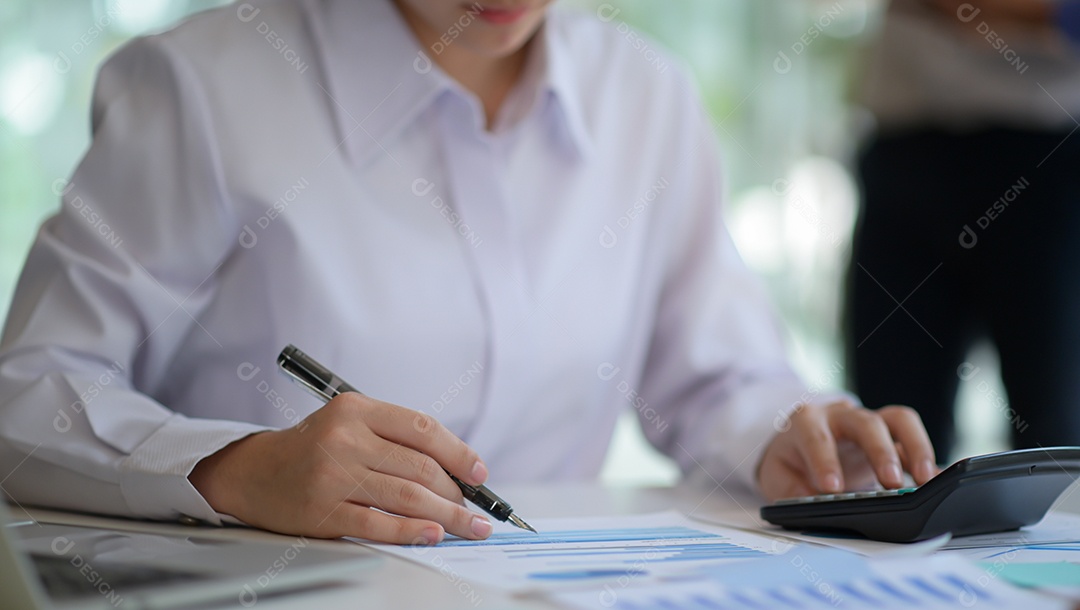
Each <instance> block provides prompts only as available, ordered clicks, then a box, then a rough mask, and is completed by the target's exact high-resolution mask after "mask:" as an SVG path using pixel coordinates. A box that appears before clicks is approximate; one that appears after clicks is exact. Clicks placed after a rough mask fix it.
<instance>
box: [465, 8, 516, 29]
mask: <svg viewBox="0 0 1080 610" xmlns="http://www.w3.org/2000/svg"><path fill="white" fill-rule="evenodd" d="M478 8H479V10H478V11H477V9H478ZM470 9H471V10H473V11H477V13H476V16H477V17H478V18H480V19H483V20H484V21H486V22H488V23H493V24H496V25H507V24H510V23H514V22H515V21H517V20H519V19H521V18H522V17H524V16H525V13H527V12H528V9H527V8H525V7H523V6H522V7H518V8H496V7H490V6H483V5H478V4H474V5H472V6H471V7H470Z"/></svg>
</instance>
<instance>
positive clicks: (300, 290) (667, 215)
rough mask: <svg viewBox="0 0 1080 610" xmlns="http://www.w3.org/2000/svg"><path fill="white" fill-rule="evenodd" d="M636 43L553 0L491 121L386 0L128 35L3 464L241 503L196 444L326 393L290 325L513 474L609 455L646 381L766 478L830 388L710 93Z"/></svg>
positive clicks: (2, 433) (102, 498)
mask: <svg viewBox="0 0 1080 610" xmlns="http://www.w3.org/2000/svg"><path fill="white" fill-rule="evenodd" d="M635 40H638V41H640V40H641V39H640V38H633V39H632V38H626V37H625V36H624V34H623V33H622V32H620V28H616V27H614V26H613V25H612V24H604V23H602V22H601V21H600V20H598V19H596V18H595V17H594V16H588V15H581V16H576V15H568V14H564V13H563V12H562V11H561V10H558V9H553V10H552V11H551V12H550V14H549V18H548V21H547V23H546V25H545V26H544V28H543V29H542V30H541V35H540V36H539V38H538V39H537V40H535V41H534V42H535V44H534V45H533V46H532V47H531V52H532V53H533V56H532V57H531V59H530V69H528V70H526V77H525V79H524V82H522V83H521V85H520V87H519V89H518V90H517V91H516V92H515V93H514V94H513V96H512V97H511V100H510V102H509V103H508V105H507V106H506V107H505V108H504V110H505V113H504V115H503V116H501V117H500V119H499V121H497V123H496V128H495V129H494V130H493V131H486V130H485V125H484V117H483V112H482V110H481V107H480V105H479V103H478V101H477V100H476V99H475V97H474V96H472V95H470V94H468V93H467V92H465V91H464V90H463V89H462V88H461V87H460V86H458V85H457V84H456V83H455V82H454V81H452V80H451V79H450V78H448V77H447V76H446V75H445V74H443V73H442V72H441V71H440V70H439V69H438V68H437V67H436V66H434V65H433V64H432V63H431V62H430V60H429V59H428V58H427V57H426V56H425V55H423V54H422V53H420V51H419V47H418V46H417V43H416V42H415V41H414V39H413V38H412V36H411V35H410V34H409V32H408V30H407V29H406V27H405V26H404V25H403V23H402V21H401V20H400V18H399V17H398V15H397V13H396V12H395V10H394V9H393V8H392V7H391V6H390V5H389V3H387V2H383V1H378V2H356V1H355V0H325V1H318V0H308V1H298V2H297V1H292V2H284V1H279V2H261V3H259V2H257V3H255V4H254V6H252V5H250V4H242V5H239V6H231V7H226V8H223V9H219V10H215V11H210V12H207V13H204V14H201V15H199V16H196V17H194V18H192V19H190V20H188V21H187V22H186V23H184V24H182V25H180V26H179V27H178V28H176V29H174V30H172V31H170V32H167V33H164V34H161V35H156V36H151V37H148V38H143V39H139V40H136V41H134V42H132V43H131V44H129V45H128V46H126V47H125V48H124V49H122V50H121V51H120V52H118V53H117V54H116V55H115V56H114V57H113V58H111V59H110V60H109V61H108V63H107V64H106V65H105V67H104V68H103V69H102V71H101V73H100V75H99V78H98V84H97V88H96V91H95V96H94V107H93V128H94V137H93V143H92V145H91V148H90V150H89V152H88V153H87V155H86V157H85V158H84V159H83V161H82V162H81V164H80V165H79V167H78V169H77V171H76V172H75V174H74V176H73V177H72V179H71V180H70V183H69V184H68V185H67V186H66V187H65V192H64V194H63V197H62V205H61V209H60V211H59V212H58V214H57V215H56V216H54V217H52V218H51V219H49V220H48V221H47V222H46V223H45V224H44V226H43V227H42V230H41V233H40V235H39V236H38V238H37V241H36V243H35V245H34V247H33V250H32V252H31V254H30V257H29V260H28V261H27V264H26V268H25V270H24V272H23V275H22V278H21V280H20V282H19V286H18V290H17V294H16V297H15V300H14V303H13V305H12V307H11V312H10V316H9V319H8V321H7V326H6V328H5V333H4V339H3V343H2V347H0V459H2V460H3V464H4V473H5V474H6V473H7V472H8V471H14V472H13V473H12V474H11V475H10V476H8V477H7V478H6V480H5V482H4V483H3V486H4V489H5V490H6V491H7V492H9V493H10V494H12V496H13V497H14V498H15V499H17V500H18V501H20V502H27V503H36V504H43V505H49V506H56V507H65V508H75V509H81V510H90V511H100V512H106V513H114V514H124V515H137V516H144V517H154V518H174V517H176V516H177V515H178V514H187V515H190V516H193V517H198V518H201V519H206V520H208V521H211V522H217V520H218V516H217V515H215V513H214V511H213V510H212V509H211V508H210V507H209V505H207V503H206V502H205V501H204V500H203V498H202V497H201V496H200V495H199V494H198V492H197V491H196V490H195V489H194V488H193V487H192V486H191V485H190V483H189V482H188V481H187V475H188V473H189V472H190V471H191V469H192V468H193V466H194V465H195V464H196V463H197V462H198V461H199V460H200V459H202V458H203V457H205V456H207V455H209V454H211V453H213V452H215V451H217V450H218V449H220V448H221V447H223V446H225V445H226V444H228V443H230V442H232V441H234V440H237V439H239V438H242V437H244V436H245V435H248V434H250V433H252V432H255V431H259V430H264V429H267V428H280V427H287V426H290V425H294V424H296V423H297V422H299V421H300V419H301V418H303V417H304V416H305V415H307V414H308V413H310V412H312V411H313V410H315V409H316V408H317V407H318V406H319V404H318V402H317V401H316V400H315V399H313V398H312V397H311V396H309V395H308V394H306V393H305V392H303V391H302V390H301V389H300V388H298V387H297V386H295V385H294V384H292V383H291V382H290V381H289V380H288V379H286V378H285V377H284V376H283V375H282V374H280V373H279V372H278V371H277V370H276V368H275V357H276V356H277V354H278V352H279V351H280V350H281V349H282V348H283V347H284V346H285V345H286V344H289V343H294V344H296V345H297V346H298V347H300V348H301V349H302V350H304V351H306V352H307V353H309V354H310V355H312V356H313V357H315V358H317V359H318V360H320V361H322V362H323V363H324V364H325V365H327V366H328V367H330V368H332V369H333V370H334V371H335V372H337V373H338V374H339V375H341V376H342V377H343V378H345V379H346V380H348V381H349V382H350V383H352V384H353V385H354V386H356V387H358V388H359V389H361V390H362V391H364V392H365V393H367V394H369V395H371V396H375V397H377V398H380V399H383V400H386V401H390V402H393V403H396V404H400V405H405V406H408V407H412V408H415V409H418V410H421V411H425V412H427V413H431V414H433V415H435V416H436V417H438V418H439V419H440V420H441V421H442V422H443V423H445V424H446V425H447V426H448V427H449V428H450V430H451V431H453V432H454V433H456V434H458V435H459V436H461V437H462V438H463V439H465V440H466V441H467V442H468V443H470V444H471V445H472V446H473V447H474V448H475V449H476V450H477V451H478V452H479V453H480V455H481V456H482V457H483V459H484V460H485V462H486V464H487V465H488V467H489V469H490V471H491V479H490V480H491V482H492V483H493V484H498V483H500V482H508V481H521V482H528V481H550V480H573V479H587V478H592V477H595V476H596V475H597V473H598V471H599V469H600V466H601V462H602V460H603V458H604V455H605V452H606V450H607V446H608V442H609V439H610V436H611V433H612V430H613V426H614V424H615V420H616V417H617V415H618V414H619V413H620V412H621V411H623V410H625V409H635V410H636V411H637V412H638V414H639V416H640V419H641V423H642V425H643V429H644V431H645V434H646V436H647V437H648V438H649V440H650V441H651V442H653V443H654V444H655V445H656V446H657V447H658V448H660V449H661V450H662V451H665V452H666V453H668V454H669V455H671V456H672V457H673V458H675V459H676V460H677V461H678V462H679V463H680V464H681V465H682V466H683V467H684V469H689V470H692V469H697V468H699V467H702V468H706V469H708V470H709V472H710V474H711V475H712V476H714V477H715V478H716V479H717V480H720V481H723V480H726V479H727V477H728V476H730V475H731V474H733V473H735V474H736V478H735V479H734V480H739V481H742V482H744V483H746V482H750V481H752V479H753V474H754V473H753V470H754V468H755V466H756V464H757V462H758V460H759V458H760V454H761V451H762V449H763V448H764V445H765V444H766V443H767V442H768V440H769V438H770V437H771V435H772V434H773V433H774V432H775V428H776V427H777V422H781V423H782V418H778V415H779V414H781V413H782V412H785V411H787V410H788V409H789V408H790V407H791V406H792V405H793V404H794V403H795V402H796V401H798V400H800V398H804V399H805V398H806V395H805V394H806V387H805V385H804V384H802V383H801V382H800V381H799V380H798V378H797V377H796V376H795V375H794V374H793V372H792V371H791V369H790V368H789V366H788V364H787V361H786V359H785V356H784V354H783V350H782V347H781V341H780V339H779V332H778V330H777V325H776V323H775V319H774V317H773V315H772V313H771V312H770V309H769V307H768V305H767V303H766V298H765V296H764V292H763V289H762V287H761V285H759V282H758V281H757V280H756V279H755V278H754V277H753V276H752V275H751V273H749V272H748V271H747V269H746V268H745V266H744V265H743V263H742V262H741V261H740V259H739V257H738V255H737V253H736V251H735V249H734V247H733V245H732V243H731V240H730V238H729V237H728V234H727V232H726V230H725V229H724V227H723V224H722V222H721V219H720V204H721V190H722V187H721V180H720V177H719V173H718V167H717V156H716V153H715V150H714V141H713V135H712V129H711V125H710V122H709V120H708V118H707V117H706V115H705V113H704V112H703V110H702V108H701V106H700V104H699V102H698V100H697V97H696V94H695V91H694V89H693V87H692V85H691V83H690V81H689V79H688V78H687V77H686V76H685V75H684V74H683V73H682V72H681V71H680V70H678V69H676V68H675V67H674V65H673V64H672V63H671V62H663V63H658V62H656V61H655V60H650V57H652V58H655V55H650V54H643V53H642V52H641V48H640V44H638V43H636V42H635ZM651 50H652V51H653V52H654V53H655V50H654V49H651Z"/></svg>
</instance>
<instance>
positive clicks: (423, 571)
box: [30, 481, 1080, 610]
mask: <svg viewBox="0 0 1080 610" xmlns="http://www.w3.org/2000/svg"><path fill="white" fill-rule="evenodd" d="M497 489H498V492H499V494H500V495H502V496H503V497H505V498H507V499H508V500H509V501H510V502H511V503H512V504H513V505H514V509H515V511H516V512H518V513H519V514H521V515H522V516H523V517H524V518H525V519H526V520H529V519H535V518H544V517H570V516H589V515H617V514H622V515H626V514H635V513H648V512H657V511H662V510H668V509H676V510H679V511H681V512H683V513H685V514H688V515H691V516H694V515H696V516H707V515H716V514H724V513H730V512H731V511H739V512H740V513H741V511H742V510H744V509H745V511H747V513H749V514H751V515H753V516H755V517H756V513H757V509H758V507H759V504H758V503H757V501H756V500H754V499H753V498H752V497H750V496H748V495H746V494H736V495H734V496H733V495H729V492H728V491H727V490H725V489H724V488H720V487H717V485H716V484H715V483H713V482H712V481H706V482H688V483H684V484H682V485H679V486H677V487H671V488H619V487H604V486H601V485H599V484H560V485H549V486H528V487H513V486H499V487H498V488H497ZM1055 510H1068V511H1070V512H1076V513H1080V485H1073V486H1072V487H1071V488H1069V489H1068V490H1067V491H1066V492H1065V494H1063V496H1062V499H1061V501H1060V502H1059V504H1058V506H1057V507H1056V508H1055ZM30 512H31V514H32V515H33V516H34V517H35V518H37V519H40V520H43V521H48V522H53V523H73V524H80V525H97V526H106V527H117V528H121V529H136V530H138V531H180V532H183V533H184V534H186V535H192V534H196V533H197V534H198V535H199V536H200V537H213V538H229V539H281V540H285V541H286V542H287V543H291V542H293V541H295V538H293V537H279V536H277V535H275V534H270V533H268V532H263V531H258V530H250V529H242V528H198V529H193V528H191V527H185V526H180V525H161V524H148V523H144V522H137V521H127V520H117V519H105V518H101V517H89V516H85V515H73V514H69V513H61V512H55V511H46V510H40V509H31V511H30ZM311 544H315V545H339V546H340V547H347V548H352V549H355V551H356V552H357V553H373V551H370V550H368V549H366V548H364V547H362V546H359V545H356V544H353V543H351V542H345V541H311ZM379 555H380V558H381V562H380V564H378V565H377V566H376V567H374V568H373V569H370V570H367V571H364V572H363V573H361V574H357V575H356V578H355V579H353V580H351V581H349V582H344V583H341V585H339V586H333V587H320V588H316V589H312V590H308V591H303V592H291V593H284V594H280V595H277V596H268V595H264V596H260V597H259V600H258V604H257V607H258V608H259V609H260V610H277V609H285V608H289V609H295V608H302V609H304V610H316V609H318V610H323V609H333V608H349V609H354V608H373V609H383V608H393V609H394V610H411V609H414V608H415V609H421V608H423V609H432V608H447V609H473V608H481V609H483V608H492V609H494V608H500V609H511V608H553V607H556V606H555V605H553V604H552V603H551V602H548V601H546V600H543V599H521V598H513V597H510V596H508V595H507V594H505V593H501V592H499V591H495V590H492V589H488V588H485V587H482V586H475V587H474V586H472V585H471V584H470V583H467V582H462V581H453V580H451V579H450V578H447V577H446V576H444V575H442V574H440V573H438V572H437V571H435V570H432V569H429V568H425V567H421V566H420V565H416V564H412V563H409V562H406V561H404V560H401V559H398V558H396V557H391V556H387V555H383V554H379ZM273 559H274V558H272V557H268V558H267V561H268V565H269V562H270V561H273ZM232 602H233V603H230V604H228V605H225V606H222V607H237V606H238V604H237V603H236V602H235V600H232Z"/></svg>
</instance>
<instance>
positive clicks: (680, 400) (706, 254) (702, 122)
mask: <svg viewBox="0 0 1080 610" xmlns="http://www.w3.org/2000/svg"><path fill="white" fill-rule="evenodd" d="M687 80H688V79H684V81H687ZM683 89H684V95H683V96H682V100H681V101H680V104H681V106H682V107H681V108H679V109H678V111H676V112H677V114H676V112H673V113H672V114H675V115H676V116H681V117H684V119H683V120H682V121H680V122H679V123H680V126H679V129H678V130H677V131H676V134H675V136H674V137H673V141H672V147H673V152H672V154H671V155H670V158H671V159H673V160H674V161H673V162H672V163H671V165H670V167H672V168H674V170H673V173H672V177H671V178H670V179H669V180H668V182H669V183H670V184H671V185H672V186H673V187H675V188H673V189H672V192H673V195H674V197H673V199H671V200H668V201H667V202H665V206H666V208H667V212H666V213H665V217H664V218H662V219H658V222H660V223H662V226H663V227H664V229H663V230H664V231H666V234H667V235H668V236H670V237H671V241H670V243H669V244H668V247H667V248H666V252H667V253H668V262H667V265H668V267H667V270H666V272H665V275H666V279H665V280H664V285H663V287H662V290H661V296H660V301H659V305H658V308H657V315H656V320H655V330H654V334H653V337H652V340H651V343H650V347H649V350H648V355H647V357H646V363H645V367H644V371H643V373H642V378H641V379H642V381H641V389H640V395H641V396H642V397H643V398H644V399H645V402H646V403H647V404H648V405H649V406H650V407H651V408H639V409H638V417H639V420H640V423H641V426H642V430H643V431H644V433H645V436H646V438H647V439H648V440H649V441H650V442H651V443H652V444H653V445H654V446H655V447H656V448H657V449H659V450H660V451H662V452H664V453H665V454H667V455H669V456H670V457H671V458H673V459H674V460H675V461H676V462H677V463H678V464H679V466H680V467H681V469H682V470H683V473H684V475H687V476H690V475H694V474H698V475H700V474H701V473H700V472H696V471H700V470H704V471H705V473H706V474H707V475H708V476H709V477H712V479H713V480H715V481H716V483H718V484H721V485H725V486H726V485H731V484H736V485H738V486H740V487H742V488H744V489H745V488H750V489H754V490H756V489H757V483H756V472H757V467H758V464H759V462H760V461H761V457H762V454H763V452H764V450H765V448H766V447H767V445H768V443H769V442H770V441H771V439H772V438H773V436H774V435H775V434H776V433H777V432H779V431H782V430H785V429H786V428H787V426H788V417H789V415H790V413H791V412H792V411H793V410H794V409H795V408H797V407H798V405H800V404H804V403H805V404H817V403H826V402H831V401H834V400H838V399H847V400H854V398H852V397H850V396H848V395H846V394H843V393H839V392H824V391H822V390H821V389H820V388H816V387H810V386H808V385H807V384H806V383H804V382H803V381H802V380H801V379H800V378H799V376H798V375H797V374H796V373H795V372H794V370H793V369H792V368H791V366H790V364H789V360H788V358H787V355H786V351H785V346H784V336H783V335H784V331H783V328H782V326H781V323H780V321H779V319H778V317H777V316H776V314H775V312H774V311H773V309H772V307H771V305H770V303H769V298H768V296H767V294H766V291H765V289H764V286H763V284H762V282H761V281H760V279H759V278H758V277H756V276H755V275H754V273H753V272H751V271H750V270H749V269H748V268H747V267H746V265H745V264H744V263H743V261H742V260H741V258H740V256H739V254H738V252H737V251H736V249H735V246H734V244H733V242H732V239H731V236H730V235H729V233H728V231H727V228H726V226H725V224H724V221H723V218H722V213H721V209H722V199H723V190H722V180H721V176H720V169H719V160H718V155H717V152H716V146H715V138H714V135H713V133H714V132H713V128H712V122H711V121H710V120H709V119H708V117H707V116H706V114H705V112H704V109H703V108H701V106H700V104H699V102H698V101H697V99H698V98H697V94H696V92H695V91H694V90H693V87H692V86H690V85H689V84H688V82H684V87H683ZM680 187H681V188H680Z"/></svg>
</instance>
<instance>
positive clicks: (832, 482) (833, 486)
mask: <svg viewBox="0 0 1080 610" xmlns="http://www.w3.org/2000/svg"><path fill="white" fill-rule="evenodd" d="M821 484H822V485H823V486H824V487H825V489H823V490H822V491H840V477H838V476H836V475H835V474H827V475H825V478H824V479H822V481H821Z"/></svg>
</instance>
